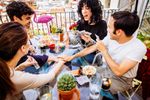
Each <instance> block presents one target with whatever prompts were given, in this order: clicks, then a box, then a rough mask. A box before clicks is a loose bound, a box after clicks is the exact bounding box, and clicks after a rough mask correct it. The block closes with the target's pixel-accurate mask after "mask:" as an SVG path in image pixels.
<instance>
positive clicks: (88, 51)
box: [73, 45, 96, 59]
mask: <svg viewBox="0 0 150 100" xmlns="http://www.w3.org/2000/svg"><path fill="white" fill-rule="evenodd" d="M94 51H96V45H92V46H90V47H87V48H85V49H83V50H82V51H80V52H78V53H76V54H75V55H73V59H74V58H77V57H83V56H85V55H87V54H90V53H92V52H94Z"/></svg>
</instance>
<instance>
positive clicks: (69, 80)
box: [57, 74, 76, 91]
mask: <svg viewBox="0 0 150 100" xmlns="http://www.w3.org/2000/svg"><path fill="white" fill-rule="evenodd" d="M75 87H76V80H75V78H74V77H73V76H72V75H71V74H63V75H62V76H60V77H59V80H58V83H57V88H58V89H59V90H62V91H69V90H72V89H73V88H75Z"/></svg>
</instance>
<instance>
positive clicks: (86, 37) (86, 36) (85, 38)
mask: <svg viewBox="0 0 150 100" xmlns="http://www.w3.org/2000/svg"><path fill="white" fill-rule="evenodd" d="M80 37H81V39H83V40H84V41H85V42H86V43H87V42H90V41H91V40H92V38H91V37H90V35H88V34H86V33H83V34H81V35H80Z"/></svg>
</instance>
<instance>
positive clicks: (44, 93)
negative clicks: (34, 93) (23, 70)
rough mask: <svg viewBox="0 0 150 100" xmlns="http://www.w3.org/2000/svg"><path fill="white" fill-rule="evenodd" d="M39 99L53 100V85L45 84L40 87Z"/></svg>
mask: <svg viewBox="0 0 150 100" xmlns="http://www.w3.org/2000/svg"><path fill="white" fill-rule="evenodd" d="M39 99H40V100H52V87H51V86H49V85H44V86H42V87H40V88H39Z"/></svg>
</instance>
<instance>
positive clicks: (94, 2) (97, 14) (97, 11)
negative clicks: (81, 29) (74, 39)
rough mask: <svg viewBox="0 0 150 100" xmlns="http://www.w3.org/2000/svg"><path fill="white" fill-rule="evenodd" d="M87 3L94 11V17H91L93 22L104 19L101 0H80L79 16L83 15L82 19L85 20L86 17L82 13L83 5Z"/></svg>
mask: <svg viewBox="0 0 150 100" xmlns="http://www.w3.org/2000/svg"><path fill="white" fill-rule="evenodd" d="M84 4H86V5H87V7H89V8H90V9H91V12H92V18H91V23H92V22H95V23H98V22H99V21H101V20H102V8H101V7H102V5H101V2H100V1H99V0H80V1H79V4H78V10H77V12H78V14H79V17H81V21H82V22H84V18H83V15H82V7H83V5H84Z"/></svg>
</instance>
